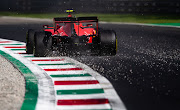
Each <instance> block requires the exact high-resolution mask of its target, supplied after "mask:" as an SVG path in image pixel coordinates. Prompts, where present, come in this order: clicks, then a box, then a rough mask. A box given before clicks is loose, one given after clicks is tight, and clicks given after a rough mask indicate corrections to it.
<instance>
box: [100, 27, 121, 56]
mask: <svg viewBox="0 0 180 110" xmlns="http://www.w3.org/2000/svg"><path fill="white" fill-rule="evenodd" d="M99 39H100V48H99V49H100V55H110V56H111V55H116V52H117V37H116V33H115V32H114V31H112V30H101V31H100V32H99Z"/></svg>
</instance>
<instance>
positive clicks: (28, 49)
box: [26, 29, 35, 54]
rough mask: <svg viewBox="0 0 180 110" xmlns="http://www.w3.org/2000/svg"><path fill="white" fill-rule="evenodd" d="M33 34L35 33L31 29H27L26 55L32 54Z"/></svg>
mask: <svg viewBox="0 0 180 110" xmlns="http://www.w3.org/2000/svg"><path fill="white" fill-rule="evenodd" d="M34 33H35V31H34V30H33V29H29V30H28V32H27V33H26V53H27V54H32V53H33V47H34Z"/></svg>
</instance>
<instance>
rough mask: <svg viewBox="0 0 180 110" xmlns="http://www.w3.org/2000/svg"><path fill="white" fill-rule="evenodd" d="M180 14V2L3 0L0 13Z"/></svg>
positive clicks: (177, 0) (159, 0)
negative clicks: (70, 10)
mask: <svg viewBox="0 0 180 110" xmlns="http://www.w3.org/2000/svg"><path fill="white" fill-rule="evenodd" d="M71 8H73V9H74V10H76V12H79V13H82V12H84V13H142V14H143V13H144V14H145V13H149V14H151V13H158V14H167V13H168V14H179V13H180V0H1V3H0V11H16V12H25V13H29V12H32V13H39V12H41V13H42V12H56V13H63V12H64V10H65V9H71Z"/></svg>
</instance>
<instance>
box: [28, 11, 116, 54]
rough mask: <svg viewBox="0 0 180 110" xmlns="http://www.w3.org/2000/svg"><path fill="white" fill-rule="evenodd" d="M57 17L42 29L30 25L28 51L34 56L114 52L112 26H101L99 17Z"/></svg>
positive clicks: (114, 39)
mask: <svg viewBox="0 0 180 110" xmlns="http://www.w3.org/2000/svg"><path fill="white" fill-rule="evenodd" d="M66 12H68V13H69V15H68V17H61V18H54V26H53V27H49V26H48V25H44V26H43V28H44V29H43V31H42V32H35V31H34V30H32V29H29V30H28V32H27V37H26V52H27V53H28V54H32V53H33V54H34V56H38V57H41V56H47V55H48V54H49V53H50V52H53V51H59V52H60V53H63V52H65V53H69V54H74V53H93V54H97V55H115V54H116V51H117V38H116V34H115V32H114V31H112V30H100V29H99V27H98V19H97V17H77V18H75V17H72V15H71V12H73V10H67V11H66Z"/></svg>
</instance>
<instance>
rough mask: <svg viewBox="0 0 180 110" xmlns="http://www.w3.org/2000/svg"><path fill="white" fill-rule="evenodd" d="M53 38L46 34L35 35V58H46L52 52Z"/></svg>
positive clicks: (38, 33) (37, 33)
mask: <svg viewBox="0 0 180 110" xmlns="http://www.w3.org/2000/svg"><path fill="white" fill-rule="evenodd" d="M51 47H52V38H51V36H47V35H46V34H45V32H36V33H35V35H34V51H33V53H34V56H35V57H45V56H47V55H48V53H49V51H51Z"/></svg>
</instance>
